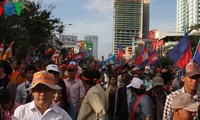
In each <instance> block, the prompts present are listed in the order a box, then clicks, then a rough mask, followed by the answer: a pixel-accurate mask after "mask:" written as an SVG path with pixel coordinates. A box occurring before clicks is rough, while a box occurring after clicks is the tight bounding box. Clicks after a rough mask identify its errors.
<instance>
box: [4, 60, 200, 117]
mask: <svg viewBox="0 0 200 120" xmlns="http://www.w3.org/2000/svg"><path fill="white" fill-rule="evenodd" d="M178 73H179V70H178V69H177V68H176V67H164V68H161V67H154V66H149V65H147V66H145V67H144V68H143V69H141V68H139V67H138V66H136V65H134V64H133V63H132V64H123V65H117V64H114V63H110V64H105V63H104V62H101V63H99V62H97V61H96V60H91V61H88V62H87V63H84V64H78V63H76V62H74V61H71V62H69V63H62V64H59V65H57V64H55V63H53V62H50V63H48V64H46V65H43V66H42V67H39V66H38V65H37V64H30V63H25V62H21V63H16V62H9V61H7V60H0V120H198V119H200V115H198V113H199V112H198V109H199V102H200V93H199V92H198V86H199V78H200V67H199V65H198V64H196V63H194V62H189V63H187V64H186V65H185V67H184V68H183V70H182V74H181V75H179V74H178Z"/></svg>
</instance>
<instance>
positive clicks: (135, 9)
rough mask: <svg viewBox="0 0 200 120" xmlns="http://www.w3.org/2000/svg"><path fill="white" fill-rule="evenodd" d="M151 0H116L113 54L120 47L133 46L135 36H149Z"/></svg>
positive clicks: (116, 52)
mask: <svg viewBox="0 0 200 120" xmlns="http://www.w3.org/2000/svg"><path fill="white" fill-rule="evenodd" d="M149 6H150V0H115V1H114V32H113V33H114V35H113V46H112V47H113V48H112V49H113V54H116V55H117V54H118V47H119V45H121V46H122V47H123V48H126V47H127V46H132V43H133V37H137V38H147V37H148V31H149Z"/></svg>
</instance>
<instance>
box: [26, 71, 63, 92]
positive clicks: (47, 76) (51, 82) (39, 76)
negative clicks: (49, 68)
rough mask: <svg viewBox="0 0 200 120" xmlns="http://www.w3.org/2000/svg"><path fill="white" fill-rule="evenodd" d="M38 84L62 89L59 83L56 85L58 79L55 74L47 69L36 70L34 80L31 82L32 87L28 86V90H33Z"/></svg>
mask: <svg viewBox="0 0 200 120" xmlns="http://www.w3.org/2000/svg"><path fill="white" fill-rule="evenodd" d="M38 84H43V85H46V86H48V87H49V88H51V89H54V90H59V89H62V88H61V87H60V86H59V85H56V80H55V77H54V75H53V74H51V73H49V72H46V71H39V72H36V73H35V74H34V75H33V81H32V83H31V87H29V88H27V89H26V90H31V89H33V88H34V87H35V86H37V85H38Z"/></svg>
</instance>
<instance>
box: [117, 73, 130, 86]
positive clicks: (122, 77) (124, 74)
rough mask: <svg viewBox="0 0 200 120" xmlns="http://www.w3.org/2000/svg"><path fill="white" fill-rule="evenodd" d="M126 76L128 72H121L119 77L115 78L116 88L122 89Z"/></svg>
mask: <svg viewBox="0 0 200 120" xmlns="http://www.w3.org/2000/svg"><path fill="white" fill-rule="evenodd" d="M127 75H128V72H127V71H124V72H122V74H121V75H120V76H121V77H119V76H118V77H117V86H118V87H122V86H124V83H125V81H126V78H127Z"/></svg>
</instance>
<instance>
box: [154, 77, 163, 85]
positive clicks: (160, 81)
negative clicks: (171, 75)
mask: <svg viewBox="0 0 200 120" xmlns="http://www.w3.org/2000/svg"><path fill="white" fill-rule="evenodd" d="M158 85H162V86H163V85H164V81H163V79H162V77H154V78H153V86H158Z"/></svg>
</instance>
